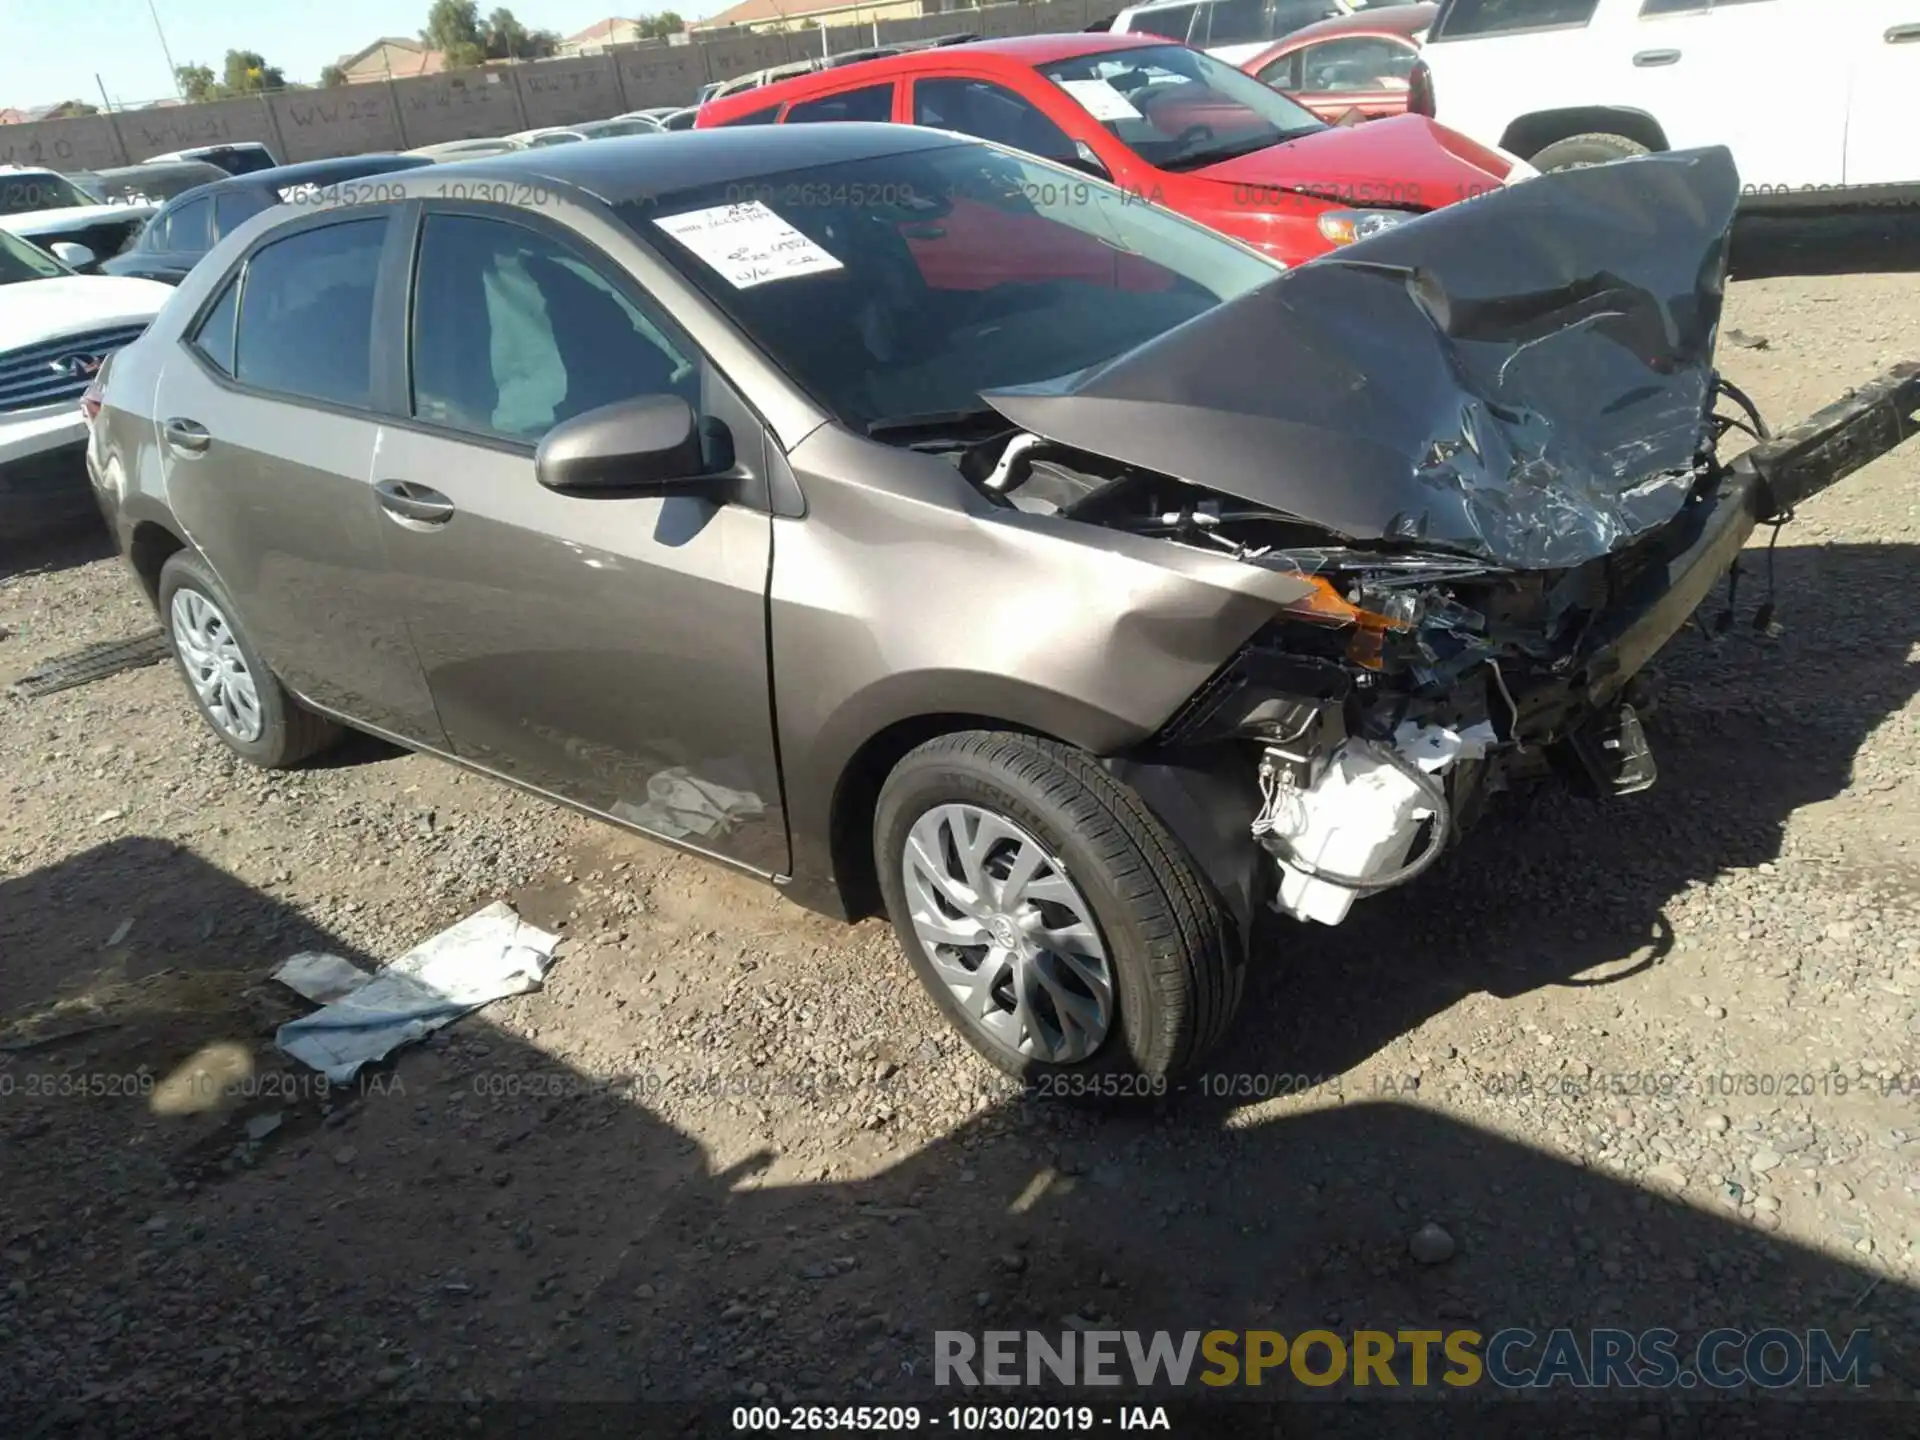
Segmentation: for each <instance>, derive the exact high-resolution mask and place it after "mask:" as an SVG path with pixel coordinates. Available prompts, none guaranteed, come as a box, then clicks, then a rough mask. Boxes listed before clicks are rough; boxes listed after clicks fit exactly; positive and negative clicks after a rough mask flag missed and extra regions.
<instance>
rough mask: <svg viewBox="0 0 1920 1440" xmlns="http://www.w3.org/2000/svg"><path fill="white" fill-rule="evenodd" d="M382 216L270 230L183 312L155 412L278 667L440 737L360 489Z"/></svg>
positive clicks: (415, 738)
mask: <svg viewBox="0 0 1920 1440" xmlns="http://www.w3.org/2000/svg"><path fill="white" fill-rule="evenodd" d="M391 225H392V216H391V215H390V214H389V213H384V212H378V211H376V212H375V213H372V214H368V213H366V212H365V211H360V210H356V211H355V212H353V213H352V214H351V216H349V217H347V218H342V217H340V216H338V215H333V214H329V215H318V216H315V217H313V218H312V219H310V220H308V221H306V222H305V223H302V224H299V225H296V226H294V227H291V228H289V229H280V230H274V231H272V232H271V233H270V234H269V236H268V237H266V239H265V241H264V243H262V244H261V245H260V246H259V247H258V248H256V249H255V250H254V251H252V253H251V254H250V255H249V256H248V257H247V260H246V262H245V264H244V266H243V267H241V268H238V269H236V271H235V273H234V275H232V276H231V277H229V279H228V281H227V283H226V284H225V285H224V286H223V287H222V288H221V289H220V290H219V291H218V292H217V293H216V294H215V295H213V296H212V297H210V299H209V300H208V302H207V303H206V305H205V306H204V307H203V308H202V310H201V313H200V314H199V315H198V316H197V317H196V318H195V320H194V322H193V323H191V324H190V325H189V326H188V327H187V330H186V332H185V333H186V337H187V338H186V340H185V342H183V343H182V344H181V345H180V347H179V348H178V349H177V350H176V351H175V352H174V354H172V355H171V356H169V357H168V359H167V361H166V363H165V365H164V366H163V367H162V370H161V374H160V379H159V382H158V387H157V390H156V394H155V407H156V410H155V413H156V416H157V419H158V422H159V425H160V430H161V433H160V436H159V437H158V439H159V442H160V449H161V454H162V456H163V464H164V466H165V470H166V491H167V499H168V502H169V504H170V505H171V507H172V510H173V513H174V514H175V516H176V517H178V519H179V521H180V523H181V524H182V525H183V526H184V527H185V529H186V532H187V538H188V539H189V540H191V541H192V542H193V544H194V545H195V546H196V547H197V548H198V549H199V551H200V553H201V554H202V555H204V556H205V557H206V558H207V561H208V563H209V564H211V565H212V566H213V568H214V571H215V573H216V574H218V575H219V577H220V581H221V583H222V584H223V585H225V586H226V588H227V591H228V593H229V594H231V595H232V597H233V600H234V603H235V605H236V606H237V607H238V608H239V611H240V617H241V623H242V624H244V625H245V626H246V629H247V632H248V634H249V635H251V636H252V638H253V641H254V643H255V644H256V645H257V646H258V647H259V649H260V652H261V654H262V655H263V656H264V657H265V658H266V661H267V663H268V664H269V665H270V666H271V667H272V668H273V671H274V673H275V674H276V675H278V676H279V677H280V678H281V680H283V681H284V682H285V683H286V684H287V685H288V686H290V687H291V688H292V689H293V690H294V691H295V692H296V693H297V694H299V695H301V696H302V697H304V698H305V699H308V700H310V701H312V702H313V703H315V704H317V705H320V706H322V707H324V708H326V709H328V710H332V711H336V712H338V713H340V714H342V715H345V716H347V717H348V718H350V719H353V720H355V721H357V722H359V723H361V724H364V725H369V726H372V727H374V728H377V729H380V730H384V731H387V732H388V733H390V734H392V735H395V736H398V737H399V738H401V739H403V740H407V741H410V742H413V743H416V744H427V745H436V746H437V745H441V744H443V743H444V739H443V736H442V735H441V732H440V727H439V723H438V721H437V720H436V718H435V716H434V712H433V704H432V701H431V699H430V698H429V696H428V693H427V687H426V682H425V680H424V679H423V678H422V676H421V674H420V667H419V663H418V661H417V660H416V659H415V657H414V653H413V647H412V644H411V642H410V641H409V639H408V635H407V630H406V622H405V619H404V616H403V612H402V611H401V609H400V607H399V605H398V603H397V597H396V595H395V594H394V592H393V590H392V588H391V585H390V581H389V577H388V576H387V575H386V574H385V572H384V569H383V561H384V554H383V551H382V549H381V541H382V535H381V530H380V527H381V525H382V523H383V522H382V520H381V518H380V513H379V511H378V510H377V509H376V507H375V506H374V503H373V495H372V491H371V488H370V474H371V471H372V468H373V456H374V444H375V441H376V440H377V438H378V436H379V433H380V421H379V417H378V415H376V414H375V413H374V404H375V395H376V392H377V389H378V386H377V385H376V376H377V372H378V370H379V367H380V366H382V365H383V364H386V363H388V361H389V360H390V358H391V357H388V356H385V355H383V354H379V353H376V351H375V348H374V345H373V333H374V332H373V314H374V308H375V302H376V289H377V283H378V277H379V275H380V273H381V261H382V257H383V250H384V248H385V246H386V245H387V244H388V243H389V240H390V238H391V235H392V234H393V233H395V232H393V231H392V230H391ZM395 303H398V302H397V301H396V302H395Z"/></svg>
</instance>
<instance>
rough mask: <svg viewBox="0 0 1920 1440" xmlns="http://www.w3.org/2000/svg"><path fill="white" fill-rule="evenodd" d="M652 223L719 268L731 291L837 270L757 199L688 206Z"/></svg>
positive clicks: (826, 256)
mask: <svg viewBox="0 0 1920 1440" xmlns="http://www.w3.org/2000/svg"><path fill="white" fill-rule="evenodd" d="M653 223H654V224H656V225H658V226H659V227H660V228H661V229H662V230H664V231H666V232H667V233H668V234H669V235H671V236H673V238H674V239H676V240H678V241H679V242H680V243H681V244H682V245H684V246H686V247H687V249H689V250H691V251H692V252H693V253H694V254H695V255H698V256H699V257H700V258H701V259H702V260H704V261H705V262H706V263H707V264H708V265H710V266H712V267H713V268H714V269H715V270H717V271H719V272H720V274H721V275H722V276H723V277H724V278H725V279H726V281H727V283H728V284H729V285H731V286H733V287H734V289H736V290H745V289H748V288H750V287H752V286H754V285H764V284H766V283H767V282H768V281H769V280H791V279H793V278H795V277H796V276H800V275H812V274H815V273H817V272H819V271H822V270H838V269H840V268H842V267H841V264H840V262H839V261H838V260H836V259H834V258H833V256H831V255H829V254H828V253H827V252H826V251H825V250H822V249H821V248H820V247H819V246H818V245H816V244H814V242H813V241H812V240H809V239H808V238H807V237H806V236H805V235H802V234H801V233H800V232H799V231H798V230H796V229H794V228H793V226H791V225H789V224H788V223H787V222H786V221H784V220H782V219H781V218H780V217H779V216H778V215H776V214H774V213H773V211H771V210H769V209H768V208H767V207H766V206H765V205H762V204H761V203H760V202H759V201H758V200H749V201H748V202H747V203H746V204H744V205H716V206H714V207H712V208H711V209H708V210H689V211H688V212H687V213H686V214H684V215H667V216H664V217H661V218H659V219H656V220H655V221H654V222H653Z"/></svg>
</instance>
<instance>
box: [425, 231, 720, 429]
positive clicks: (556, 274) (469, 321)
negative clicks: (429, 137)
mask: <svg viewBox="0 0 1920 1440" xmlns="http://www.w3.org/2000/svg"><path fill="white" fill-rule="evenodd" d="M411 331H412V346H411V349H412V353H413V413H414V415H415V416H417V417H418V418H420V419H422V420H426V421H429V422H431V423H433V424H436V425H445V426H449V427H451V428H454V429H457V430H467V431H471V432H473V433H475V434H480V435H491V436H496V437H498V438H500V439H505V440H516V441H520V442H522V443H525V444H530V445H531V444H537V443H538V442H539V440H540V437H541V436H543V435H545V434H546V433H547V431H549V430H551V429H552V428H553V427H554V426H555V425H557V424H559V423H560V422H561V421H563V420H568V419H571V418H573V417H574V416H576V415H580V414H584V413H585V412H586V411H588V410H595V409H598V408H599V407H600V406H602V405H611V404H613V403H614V402H615V401H618V400H627V399H631V398H633V397H635V396H639V395H660V394H673V395H678V396H680V397H681V398H682V399H683V400H685V401H686V402H687V403H688V404H689V405H691V406H693V407H694V409H695V410H696V411H697V410H698V409H699V408H700V378H701V377H700V367H699V365H698V364H697V363H696V361H697V354H698V352H697V351H696V350H695V349H694V347H693V346H692V345H691V344H690V343H687V342H685V341H681V340H678V339H677V338H670V336H669V333H668V331H667V330H666V329H665V327H664V326H663V325H662V324H661V323H660V322H659V321H658V320H657V319H656V318H655V317H653V316H652V315H650V314H647V313H643V312H642V311H641V309H640V308H639V307H637V306H636V305H635V304H634V303H633V302H632V301H630V300H629V299H628V298H627V297H626V296H625V295H623V294H621V293H620V292H619V291H618V290H617V289H616V288H615V287H614V286H613V285H612V284H610V283H609V282H608V281H607V280H606V279H604V278H603V277H602V276H601V275H600V273H599V272H598V271H597V270H596V269H595V268H594V267H593V265H592V264H591V263H590V262H589V261H587V260H586V259H585V258H584V257H583V256H582V255H580V254H579V253H578V252H576V251H575V250H573V249H572V248H571V247H569V246H567V245H564V244H562V243H560V242H559V241H557V240H555V239H552V238H550V237H548V236H547V235H544V234H542V233H540V232H538V231H535V230H531V229H528V228H526V227H524V226H521V225H516V224H513V223H511V222H508V221H504V220H493V219H488V218H485V217H481V216H475V215H457V214H438V215H428V216H427V217H426V221H425V224H424V226H423V227H422V232H421V238H420V251H419V259H418V261H417V265H416V271H415V278H414V300H413V316H412V324H411Z"/></svg>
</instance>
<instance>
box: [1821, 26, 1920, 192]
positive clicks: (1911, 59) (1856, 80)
mask: <svg viewBox="0 0 1920 1440" xmlns="http://www.w3.org/2000/svg"><path fill="white" fill-rule="evenodd" d="M1839 10H1848V11H1854V12H1857V14H1853V15H1848V16H1845V17H1843V16H1842V15H1841V14H1839V13H1837V11H1839ZM1843 18H1844V23H1845V24H1846V25H1847V26H1848V27H1849V28H1850V29H1851V30H1852V34H1851V36H1850V37H1849V49H1850V51H1851V53H1852V56H1853V65H1852V99H1851V103H1850V104H1849V106H1848V118H1847V184H1849V185H1912V184H1916V183H1920V134H1916V126H1915V119H1914V115H1915V107H1914V98H1913V97H1914V96H1915V95H1917V94H1920V0H1854V3H1853V4H1852V5H1850V6H1841V7H1837V8H1836V13H1835V14H1834V15H1833V16H1832V18H1831V21H1830V22H1829V23H1841V22H1842V21H1843Z"/></svg>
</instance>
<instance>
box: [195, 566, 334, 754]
mask: <svg viewBox="0 0 1920 1440" xmlns="http://www.w3.org/2000/svg"><path fill="white" fill-rule="evenodd" d="M159 601H160V623H161V625H162V627H163V628H164V629H165V631H166V636H167V644H168V645H169V647H170V648H171V649H172V650H173V658H174V662H175V664H176V665H178V667H179V670H180V678H181V679H183V680H184V681H186V684H187V693H188V694H189V695H190V696H192V697H193V703H194V706H195V707H196V708H197V709H198V710H199V711H200V718H201V719H203V720H205V721H206V722H207V728H208V729H209V730H211V731H213V733H214V734H215V735H216V736H217V737H218V738H219V740H220V742H221V743H222V744H223V745H225V746H226V747H227V748H228V749H229V750H231V751H233V753H234V754H236V755H238V756H239V757H240V758H241V759H242V760H245V761H248V762H249V763H251V764H254V765H258V766H260V767H261V768H263V769H267V770H283V769H285V768H287V767H288V766H290V765H297V764H299V763H300V762H301V761H302V760H305V759H307V758H309V757H310V756H313V755H318V754H319V753H320V752H321V751H322V750H325V749H327V748H328V747H330V746H332V745H333V744H335V743H336V742H337V741H338V740H339V739H340V737H341V735H342V734H343V733H344V732H343V731H342V730H341V727H340V726H339V725H338V724H336V723H335V722H334V721H332V720H329V719H327V718H326V717H325V716H324V715H316V714H314V713H313V712H312V711H311V710H308V709H306V708H305V707H304V706H302V705H301V704H300V702H299V701H298V700H296V699H294V698H293V696H292V695H290V694H289V693H288V692H287V688H286V687H285V686H284V685H282V684H281V683H280V681H279V679H278V678H277V677H276V676H275V675H274V673H273V672H272V671H271V670H269V669H268V668H267V664H266V662H265V661H264V660H262V659H261V658H260V653H259V652H258V651H257V650H255V649H254V648H253V642H252V641H250V640H248V639H247V636H246V632H245V631H243V630H242V629H241V628H240V622H239V620H238V619H237V617H236V616H235V613H234V607H233V601H232V599H231V598H230V597H229V596H228V595H227V592H226V590H225V589H224V588H222V586H221V584H220V582H219V581H218V580H216V579H215V578H214V576H213V571H212V570H210V569H209V568H208V567H207V564H206V562H205V561H203V560H202V559H201V558H200V557H199V556H198V555H196V554H194V553H193V552H192V551H191V550H182V551H180V552H178V553H177V554H175V555H173V556H171V557H170V558H169V559H168V560H167V563H166V564H165V565H163V566H162V567H161V569H160V590H159Z"/></svg>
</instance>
